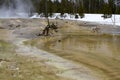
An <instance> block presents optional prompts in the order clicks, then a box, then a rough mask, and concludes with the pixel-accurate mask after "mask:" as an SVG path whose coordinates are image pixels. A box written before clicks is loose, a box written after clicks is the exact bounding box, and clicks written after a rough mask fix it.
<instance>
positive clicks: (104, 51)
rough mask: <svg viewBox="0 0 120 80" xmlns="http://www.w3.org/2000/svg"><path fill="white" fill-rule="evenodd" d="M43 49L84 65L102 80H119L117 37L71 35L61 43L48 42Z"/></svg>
mask: <svg viewBox="0 0 120 80" xmlns="http://www.w3.org/2000/svg"><path fill="white" fill-rule="evenodd" d="M43 49H44V50H47V51H48V52H51V53H54V54H55V55H58V56H60V57H63V58H65V59H68V60H71V61H74V62H75V63H78V64H79V63H80V64H81V63H82V64H84V65H85V66H87V67H89V68H90V69H92V70H94V71H96V72H98V73H99V74H100V75H101V77H103V80H120V37H119V36H95V35H91V36H87V35H80V36H72V35H71V36H69V37H67V38H64V39H61V41H60V40H56V41H55V42H48V43H46V44H45V46H44V48H43ZM106 76H107V77H106Z"/></svg>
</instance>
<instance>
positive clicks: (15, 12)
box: [0, 0, 34, 18]
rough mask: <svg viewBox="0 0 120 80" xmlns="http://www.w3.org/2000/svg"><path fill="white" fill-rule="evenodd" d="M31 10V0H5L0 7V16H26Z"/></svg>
mask: <svg viewBox="0 0 120 80" xmlns="http://www.w3.org/2000/svg"><path fill="white" fill-rule="evenodd" d="M32 11H34V7H33V5H32V2H31V0H5V1H4V2H3V4H2V6H1V7H0V18H27V17H29V16H30V15H31V13H32Z"/></svg>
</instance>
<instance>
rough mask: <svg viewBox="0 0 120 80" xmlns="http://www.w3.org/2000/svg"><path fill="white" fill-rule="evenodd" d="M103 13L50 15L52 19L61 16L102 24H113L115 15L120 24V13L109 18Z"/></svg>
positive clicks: (117, 23) (35, 16) (116, 21)
mask: <svg viewBox="0 0 120 80" xmlns="http://www.w3.org/2000/svg"><path fill="white" fill-rule="evenodd" d="M102 15H103V14H85V17H84V18H80V17H79V18H78V19H75V16H74V15H70V14H64V17H60V13H55V14H53V16H52V17H50V19H55V18H59V19H69V20H81V21H88V22H96V23H100V24H111V25H113V22H114V17H115V24H116V25H120V15H115V16H114V15H112V18H107V19H104V18H103V17H101V16H102ZM31 18H42V19H43V18H44V17H41V16H40V15H38V14H35V15H34V16H32V17H31Z"/></svg>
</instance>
